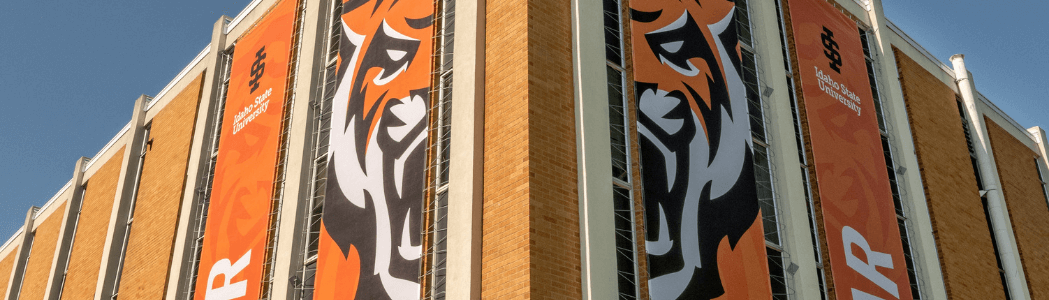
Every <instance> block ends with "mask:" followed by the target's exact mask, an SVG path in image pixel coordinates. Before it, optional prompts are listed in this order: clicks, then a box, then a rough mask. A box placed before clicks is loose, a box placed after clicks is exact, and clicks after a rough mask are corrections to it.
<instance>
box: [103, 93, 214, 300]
mask: <svg viewBox="0 0 1049 300" xmlns="http://www.w3.org/2000/svg"><path fill="white" fill-rule="evenodd" d="M203 78H204V75H203V74H200V75H198V76H197V78H196V79H194V80H193V82H192V83H190V84H189V85H188V86H187V87H186V88H185V89H184V90H182V92H180V93H179V94H178V96H175V98H174V99H172V100H171V102H170V103H168V105H167V106H166V107H164V110H162V111H160V112H159V113H158V114H157V115H156V117H154V118H153V121H152V127H151V129H150V133H149V138H150V139H151V140H152V141H153V145H152V147H151V148H150V149H149V150H148V152H147V153H146V159H145V163H144V165H143V167H142V177H141V178H142V179H141V180H140V184H139V189H138V197H137V200H136V203H135V214H134V218H135V220H134V223H133V224H132V225H131V237H130V239H129V241H128V246H127V249H128V250H127V255H126V257H125V262H124V269H123V273H122V274H121V278H120V296H121V298H124V299H161V298H163V296H164V289H165V287H166V286H167V280H168V278H167V274H168V267H169V266H170V265H171V253H172V250H173V249H174V248H173V243H174V242H175V231H176V228H177V227H178V212H179V208H180V205H181V203H182V191H183V189H184V187H185V178H186V165H187V163H188V162H189V152H190V149H189V147H190V144H191V143H192V139H193V128H194V126H195V123H196V122H195V121H196V117H197V106H198V103H199V102H200V93H201V82H202V81H203Z"/></svg>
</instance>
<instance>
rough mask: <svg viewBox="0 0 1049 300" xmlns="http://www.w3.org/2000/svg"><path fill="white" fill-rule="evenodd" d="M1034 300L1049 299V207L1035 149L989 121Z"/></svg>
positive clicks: (1000, 174) (1017, 241) (985, 121)
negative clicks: (1039, 173)
mask: <svg viewBox="0 0 1049 300" xmlns="http://www.w3.org/2000/svg"><path fill="white" fill-rule="evenodd" d="M984 123H986V124H987V134H988V136H990V139H991V149H994V162H995V164H996V165H997V166H998V178H999V179H1000V180H1001V183H1002V193H1003V194H1005V203H1006V206H1008V208H1009V217H1010V220H1012V223H1013V224H1012V225H1013V232H1014V233H1015V234H1016V246H1017V247H1018V248H1020V249H1019V250H1020V263H1021V264H1022V265H1023V269H1024V273H1025V274H1026V275H1027V288H1028V289H1030V291H1031V299H1049V260H1046V258H1047V257H1049V207H1047V204H1046V199H1045V193H1044V192H1043V190H1042V180H1041V178H1040V177H1039V175H1038V170H1037V169H1036V168H1037V167H1038V165H1037V164H1036V163H1035V158H1037V157H1038V155H1037V154H1035V152H1034V151H1032V150H1031V148H1028V147H1027V145H1025V144H1024V143H1023V142H1021V141H1020V140H1018V139H1016V137H1014V136H1013V135H1012V134H1010V133H1009V132H1008V131H1006V130H1005V129H1004V128H1002V127H1001V126H998V124H995V122H993V121H991V120H990V119H987V118H985V119H984Z"/></svg>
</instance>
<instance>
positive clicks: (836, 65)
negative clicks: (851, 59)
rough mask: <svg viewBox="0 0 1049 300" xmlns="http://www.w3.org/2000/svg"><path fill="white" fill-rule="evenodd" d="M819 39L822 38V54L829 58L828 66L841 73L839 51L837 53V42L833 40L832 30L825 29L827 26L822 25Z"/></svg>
mask: <svg viewBox="0 0 1049 300" xmlns="http://www.w3.org/2000/svg"><path fill="white" fill-rule="evenodd" d="M820 39H821V40H823V48H824V49H823V55H826V56H827V59H830V63H829V64H830V68H831V69H832V70H834V72H838V74H841V53H838V42H835V41H834V32H833V31H830V29H827V27H823V33H822V34H820Z"/></svg>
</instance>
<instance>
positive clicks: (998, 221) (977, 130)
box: [951, 54, 1031, 299]
mask: <svg viewBox="0 0 1049 300" xmlns="http://www.w3.org/2000/svg"><path fill="white" fill-rule="evenodd" d="M951 63H953V64H954V72H955V78H957V83H958V91H959V92H960V94H961V96H962V100H963V101H964V103H965V110H966V113H967V115H968V117H969V124H970V125H972V126H973V131H972V132H973V135H974V136H973V137H974V138H975V139H974V141H973V142H975V144H976V145H975V146H976V147H975V148H976V160H977V162H978V163H979V166H980V177H981V178H983V186H984V187H983V188H984V190H983V191H980V192H981V193H982V194H984V196H985V197H986V198H987V205H988V210H989V211H990V215H991V224H992V226H993V228H991V229H992V230H993V231H994V237H995V240H996V241H997V242H998V254H999V256H1000V258H1001V261H1002V268H1003V269H1005V279H1006V284H1007V285H1008V286H1007V287H1006V288H1008V289H1009V295H1011V296H1012V297H1013V298H1014V299H1030V298H1031V294H1030V293H1029V291H1028V290H1027V281H1026V279H1025V278H1026V277H1025V276H1024V270H1023V268H1022V267H1021V266H1020V263H1019V261H1020V255H1019V251H1018V250H1017V246H1016V238H1015V236H1014V234H1013V227H1012V222H1010V221H1009V210H1008V209H1007V208H1006V202H1005V196H1004V195H1003V194H1002V188H1001V186H1002V184H1001V180H1000V179H999V178H998V168H997V166H995V164H994V151H993V150H992V149H991V141H990V139H989V138H988V136H987V127H985V124H984V123H983V112H981V111H980V106H979V105H977V103H976V95H975V91H976V87H975V85H974V84H973V82H972V78H970V76H971V75H970V74H969V71H968V70H967V69H966V68H965V55H962V54H955V55H954V56H951Z"/></svg>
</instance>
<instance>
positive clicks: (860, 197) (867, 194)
mask: <svg viewBox="0 0 1049 300" xmlns="http://www.w3.org/2000/svg"><path fill="white" fill-rule="evenodd" d="M788 8H789V9H790V17H791V27H792V28H793V31H794V41H795V43H794V44H795V47H796V51H797V62H798V66H799V67H798V72H799V73H800V74H801V76H800V77H801V90H802V94H803V95H804V99H805V101H804V103H805V112H806V115H807V117H808V124H809V126H808V131H809V136H810V139H811V144H812V157H813V163H814V164H815V171H816V181H817V182H818V183H819V195H820V206H821V208H822V210H823V223H824V224H823V225H824V230H826V237H827V245H828V247H827V248H828V249H827V250H828V252H830V255H829V257H830V266H831V270H832V271H833V273H832V274H833V276H834V287H835V288H834V290H835V292H836V294H837V297H838V299H911V296H912V295H911V289H910V281H909V279H908V276H907V265H906V261H905V258H904V256H903V243H902V241H901V240H900V231H899V223H897V219H896V209H895V207H894V205H893V199H892V190H891V187H890V185H889V174H888V172H886V170H885V155H884V152H882V151H883V150H882V143H881V133H880V130H879V129H878V120H877V119H876V115H875V114H876V113H875V111H874V110H875V106H874V95H873V93H872V91H871V85H870V84H871V82H870V78H869V77H868V75H867V74H868V73H867V62H866V58H865V57H864V54H863V45H862V41H861V40H860V34H859V28H858V27H857V26H856V22H855V21H853V20H852V19H850V18H849V17H848V16H846V15H845V14H843V13H841V11H839V10H838V9H837V8H835V7H834V6H833V5H831V4H830V3H827V1H825V0H790V2H789V3H788Z"/></svg>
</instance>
